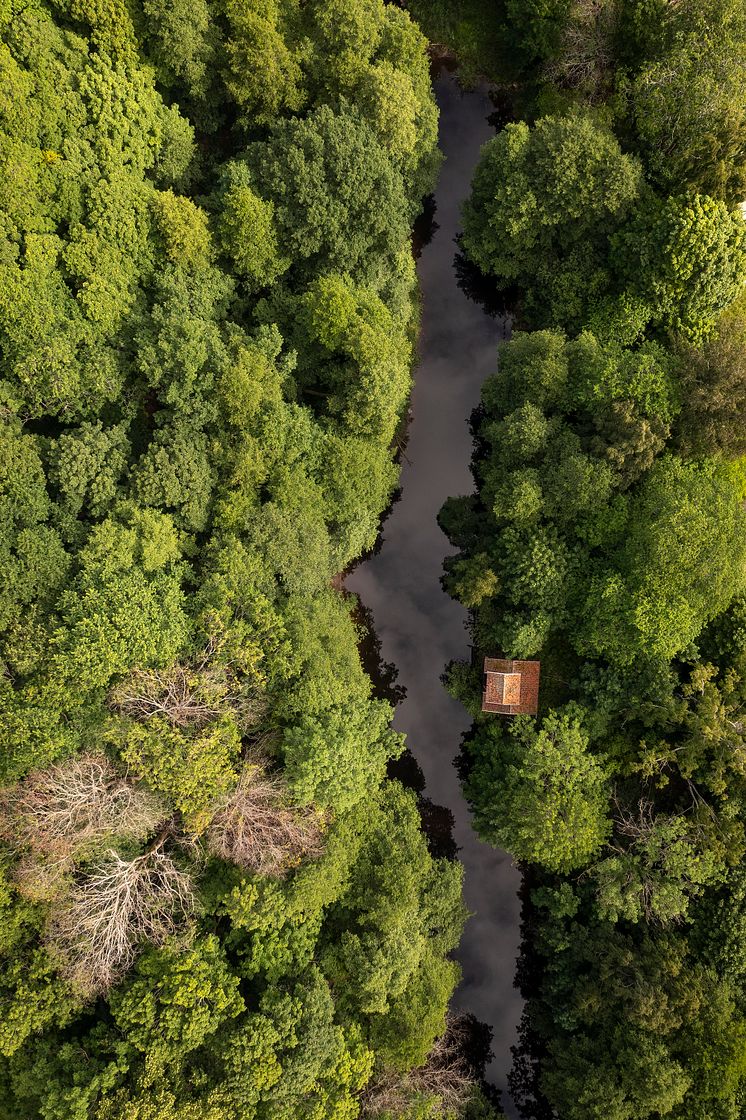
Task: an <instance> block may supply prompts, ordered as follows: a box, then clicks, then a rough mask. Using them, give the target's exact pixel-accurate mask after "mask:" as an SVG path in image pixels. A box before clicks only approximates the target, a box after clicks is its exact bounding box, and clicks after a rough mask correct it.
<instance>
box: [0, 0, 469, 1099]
mask: <svg viewBox="0 0 746 1120" xmlns="http://www.w3.org/2000/svg"><path fill="white" fill-rule="evenodd" d="M0 38H1V39H2V43H1V44H0V76H1V78H2V82H1V83H0V84H1V85H2V89H3V94H2V95H0V211H2V231H3V232H2V235H1V236H0V413H2V416H1V417H0V421H1V425H0V458H1V459H2V468H3V469H2V470H0V576H1V577H2V591H1V592H0V643H1V645H0V668H2V673H0V700H1V702H2V716H3V718H2V720H1V721H0V774H1V775H2V781H3V783H4V784H7V785H8V786H9V787H10V788H9V789H7V790H6V789H4V790H3V791H2V797H1V798H0V849H1V850H0V857H1V859H0V863H1V871H2V874H1V875H0V991H1V996H0V1001H1V1002H2V1006H3V1015H2V1020H3V1022H2V1028H0V1114H1V1115H2V1116H3V1117H8V1118H10V1117H11V1116H12V1117H20V1116H23V1117H24V1118H27V1120H114V1118H115V1117H116V1118H120V1117H123V1118H125V1120H156V1118H158V1120H160V1118H169V1117H170V1118H172V1120H176V1118H177V1117H179V1118H183V1120H237V1118H238V1117H241V1120H327V1118H328V1120H353V1118H354V1117H355V1116H357V1115H358V1112H359V1110H360V1098H361V1095H362V1092H363V1090H364V1088H365V1086H366V1084H367V1082H368V1080H369V1079H370V1077H371V1074H372V1071H373V1068H374V1065H375V1064H376V1063H378V1065H379V1066H382V1065H386V1066H389V1067H390V1066H397V1067H399V1068H401V1069H402V1070H405V1069H408V1068H410V1067H411V1066H412V1065H413V1064H417V1063H422V1062H423V1061H424V1060H425V1059H426V1057H427V1053H428V1051H429V1049H430V1047H431V1046H432V1044H433V1042H434V1040H435V1039H436V1037H437V1036H438V1035H439V1034H441V1033H442V1031H443V1028H444V1023H445V1012H446V1006H447V1003H448V1000H449V998H450V996H451V994H452V991H453V988H454V986H455V983H456V980H457V967H456V965H455V964H454V963H453V962H452V961H451V960H449V959H448V958H447V955H448V954H449V953H450V952H451V951H452V949H453V948H454V946H455V944H456V942H457V940H458V935H459V931H460V928H461V925H462V923H463V918H464V914H463V908H462V906H461V902H460V890H461V879H460V874H459V871H458V868H457V865H456V864H454V863H450V862H447V863H444V862H440V861H435V860H433V859H432V858H431V857H430V855H429V854H428V852H427V848H426V845H425V843H424V840H423V839H422V836H421V835H420V820H419V814H418V811H417V807H416V804H415V801H414V798H413V797H412V796H409V795H407V794H404V793H403V792H402V791H401V790H400V789H399V787H398V786H396V785H392V783H390V782H388V781H387V779H386V764H387V762H388V760H389V759H390V758H392V757H394V756H395V755H397V754H398V753H399V752H400V751H401V749H402V740H401V736H399V735H397V734H396V733H394V732H393V731H392V730H391V729H390V720H391V709H390V707H389V706H388V705H387V704H385V703H383V702H381V701H377V700H373V699H372V698H371V683H370V681H369V679H368V677H367V676H366V674H365V672H364V671H363V668H362V665H361V662H360V656H359V653H358V641H359V634H358V628H357V625H356V623H355V621H354V620H353V617H352V613H351V605H352V604H351V603H350V602H349V601H348V600H346V599H345V598H344V597H343V596H342V595H341V594H340V592H339V590H338V589H337V588H338V584H337V581H336V580H335V578H334V577H335V576H336V574H337V573H339V572H340V571H342V570H343V569H344V568H345V567H346V566H347V565H348V564H349V563H350V562H351V561H353V560H354V559H355V558H356V557H358V556H359V555H360V553H361V552H362V551H363V550H364V549H366V548H368V547H370V546H371V545H372V544H373V542H374V539H375V536H376V533H377V530H378V524H379V519H380V516H381V512H382V510H383V509H384V508H385V506H386V505H387V503H388V501H389V497H390V494H391V492H392V490H393V488H394V486H395V484H396V477H397V466H396V463H395V462H394V457H393V447H394V435H395V431H396V428H397V425H398V423H399V420H400V417H401V415H402V412H403V411H404V408H405V401H406V397H407V394H408V392H409V388H410V365H411V360H412V341H413V326H414V323H415V320H416V305H415V287H416V283H415V280H416V278H415V272H414V261H413V259H412V255H411V246H410V233H411V224H412V221H413V219H414V217H415V215H416V213H417V210H418V208H419V202H420V198H421V196H422V195H423V194H424V193H426V192H427V191H429V190H430V189H431V187H432V182H433V177H434V173H435V170H436V168H437V164H438V156H437V152H436V140H437V115H438V114H437V107H436V105H435V102H434V99H433V97H432V91H431V86H430V74H429V59H428V56H427V53H426V41H425V39H424V37H423V36H422V34H421V32H420V31H419V29H418V28H417V27H416V26H415V24H413V23H412V21H411V20H410V18H409V16H408V15H407V14H406V13H405V12H404V11H403V10H401V9H397V8H393V7H390V6H387V5H384V4H383V3H382V2H377V3H375V4H370V3H365V2H363V0H360V2H356V3H354V4H349V3H344V4H343V3H333V4H329V3H327V2H326V0H324V2H323V3H322V2H319V3H316V2H313V3H306V4H300V3H298V2H297V0H277V2H275V0H250V2H248V3H244V2H241V3H237V2H234V0H227V2H226V3H223V2H222V0H221V2H220V3H216V2H214V0H199V2H197V3H185V2H183V0H176V2H174V3H168V4H167V3H163V2H161V0H135V2H133V3H126V4H125V3H121V2H120V0H116V2H111V3H110V2H109V0H59V3H57V2H55V3H54V4H51V3H48V2H47V0H33V2H32V3H31V4H27V5H26V6H25V7H24V6H23V5H21V4H18V3H16V2H15V0H11V3H10V5H8V4H5V5H3V4H2V3H0ZM103 749H105V750H106V751H107V758H104V757H103V756H102V755H101V751H102V750H103ZM79 752H80V753H81V758H80V759H79V760H77V761H76V760H75V758H74V756H75V755H76V754H78V753H79ZM85 759H88V760H89V761H90V760H91V759H93V762H91V765H90V767H89V768H88V770H87V769H86V767H85V766H83V767H82V768H81V766H79V765H78V762H79V761H84V760H85ZM115 759H118V760H119V762H120V763H121V768H122V771H123V770H124V768H125V767H126V771H127V772H126V775H125V774H123V773H120V771H119V770H118V769H116V770H115V769H114V767H115ZM55 760H69V761H67V762H63V764H62V766H61V768H52V767H50V763H52V762H54V761H55ZM102 760H103V761H102ZM97 767H99V769H100V768H101V767H103V768H104V771H106V768H110V769H111V770H112V772H113V773H115V774H116V775H117V780H116V781H115V782H113V783H112V782H109V783H108V784H107V782H106V781H104V780H103V779H102V780H101V781H100V782H99V786H100V787H101V788H98V789H97V791H96V792H95V795H94V793H92V792H91V788H90V781H91V780H94V779H95V774H96V773H97V772H98V771H97ZM39 768H43V769H44V774H42V775H39V774H38V773H36V775H35V778H33V779H32V780H31V781H30V782H23V781H21V782H20V784H15V785H14V784H13V783H18V782H19V779H23V778H24V777H26V776H28V775H29V774H34V772H35V771H38V769H39ZM89 770H92V771H93V773H94V779H90V774H89V773H88V771H89ZM252 773H260V774H261V775H263V782H264V786H263V787H262V790H263V791H262V790H260V791H259V792H257V791H256V790H255V791H254V793H255V803H254V802H251V809H252V811H251V812H247V813H244V816H243V818H241V820H240V822H239V825H240V827H241V828H243V829H244V830H246V831H247V834H248V833H250V835H248V838H247V839H246V844H247V847H251V846H252V845H253V846H254V847H255V848H256V849H258V850H259V852H260V856H264V857H266V858H264V859H262V858H258V859H256V860H255V861H254V863H253V864H252V865H251V866H252V867H254V868H259V869H260V871H249V870H247V869H246V868H245V867H243V866H242V867H241V868H239V867H238V865H237V864H234V863H231V862H228V860H227V859H226V860H223V859H221V858H218V857H217V856H216V855H215V854H208V853H214V852H215V851H216V850H219V851H221V853H223V854H230V846H229V845H228V846H223V847H222V848H220V847H219V846H217V847H216V846H215V845H214V844H213V843H212V840H213V839H214V830H215V827H216V826H215V825H214V817H215V814H216V813H221V812H222V813H225V812H226V811H227V806H228V805H234V804H235V803H236V802H237V801H238V802H240V799H241V796H242V793H243V794H245V793H246V790H245V788H244V786H245V780H246V775H247V774H252ZM45 774H46V775H47V778H49V775H50V774H52V775H53V779H54V780H52V779H50V780H49V781H46V782H45V781H43V780H42V779H43V778H44V775H45ZM86 774H88V778H87V777H86ZM60 775H62V776H60ZM65 776H66V777H65ZM63 779H64V780H63ZM50 782H51V786H50ZM86 782H88V784H86ZM55 783H56V785H55ZM240 783H243V784H240ZM257 784H258V785H259V784H261V783H257ZM50 788H51V790H52V792H51V793H50ZM289 788H290V790H291V791H292V794H293V796H294V797H295V798H296V799H297V800H300V801H301V802H303V804H304V805H305V804H307V805H308V809H307V810H301V809H300V808H299V807H298V806H297V805H294V804H293V802H292V798H291V796H290V793H289V792H288V790H289ZM19 791H25V793H24V794H23V796H25V797H26V798H27V800H28V801H29V804H30V803H31V802H33V810H32V811H31V812H30V818H31V819H33V821H34V822H35V826H29V828H31V830H32V831H33V829H34V827H35V832H34V841H33V842H32V841H31V840H30V839H29V836H30V833H29V831H28V829H27V831H26V832H25V833H24V834H23V836H21V837H20V838H19V836H18V835H17V832H18V829H17V828H15V825H16V824H17V823H18V814H17V812H16V810H17V804H16V802H17V801H18V799H19V798H20V797H21V796H22V794H21V792H19ZM153 794H157V795H158V806H157V808H155V809H153V804H154V803H152V795H153ZM102 797H103V798H104V800H105V801H106V799H107V798H108V799H109V800H108V802H107V803H106V805H105V806H104V808H102V805H101V798H102ZM138 797H139V798H140V799H141V801H142V802H143V805H141V809H142V808H143V806H145V809H147V806H150V810H149V811H144V810H143V811H144V816H143V815H142V814H141V817H142V819H140V820H139V823H138V825H137V827H130V826H131V824H132V822H131V819H130V818H128V815H127V814H128V813H129V812H131V810H132V805H131V801H132V799H133V798H135V799H136V798H138ZM34 799H36V800H34ZM128 799H129V800H128ZM151 803H152V804H151ZM14 806H15V808H14ZM27 808H28V806H27ZM104 809H105V811H104ZM97 814H98V816H97ZM262 814H264V816H262ZM273 814H274V816H273ZM304 814H305V815H304ZM27 815H28V814H27ZM94 818H95V819H94ZM267 818H269V820H268V819H267ZM297 819H302V820H304V821H307V822H313V825H314V828H313V832H314V844H313V845H312V846H309V845H308V844H304V843H300V846H299V847H298V845H297V844H296V847H297V848H298V850H297V851H295V850H294V851H293V857H292V858H287V859H280V860H278V859H274V861H273V859H272V858H270V857H271V856H272V854H273V848H272V845H273V843H274V842H275V837H274V834H273V833H272V828H273V827H274V829H275V832H276V831H277V829H278V828H282V827H283V826H286V827H289V823H288V822H290V823H293V822H294V821H296V820H297ZM112 820H115V821H117V822H118V823H117V828H118V829H119V831H118V832H116V835H114V833H113V831H112V825H111V821H112ZM128 820H129V822H130V826H127V821H128ZM40 822H47V823H46V824H45V825H44V827H42V824H41V823H40ZM49 822H52V823H49ZM81 822H82V823H81ZM211 824H212V825H213V829H212V831H210V828H211ZM239 825H237V827H238V826H239ZM24 827H25V826H24ZM267 827H269V831H268V832H267V831H266V829H267ZM86 829H88V832H87V833H86V835H87V836H88V839H87V840H86V842H85V844H81V843H80V834H81V832H86ZM368 849H370V852H368ZM268 867H269V868H274V872H273V874H269V873H267V868H268ZM192 895H194V898H192ZM177 916H181V917H183V918H185V919H186V918H188V921H187V920H183V921H180V922H177V921H176V920H175V918H176V917H177ZM172 919H174V920H172ZM343 931H344V932H345V934H346V935H347V936H348V938H349V943H347V942H346V943H345V953H346V955H345V956H344V958H343V959H342V958H338V957H337V956H336V954H337V952H338V950H339V947H340V945H341V944H342V940H341V934H342V932H343ZM96 953H99V954H100V956H101V959H98V958H97V957H96ZM128 968H129V969H130V971H129V972H128V971H127V970H128ZM68 977H72V978H73V980H74V983H73V980H69V979H68ZM83 992H85V993H86V994H85V996H84V995H83V994H82V993H83ZM94 995H95V997H96V998H95V1000H94V999H93V998H91V997H92V996H94Z"/></svg>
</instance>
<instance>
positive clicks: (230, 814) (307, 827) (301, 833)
mask: <svg viewBox="0 0 746 1120" xmlns="http://www.w3.org/2000/svg"><path fill="white" fill-rule="evenodd" d="M322 823H323V822H322V818H321V815H320V813H319V811H318V810H317V809H313V808H308V807H301V806H297V805H291V804H289V801H288V795H287V789H286V787H285V784H284V782H283V781H282V780H281V779H280V778H279V777H277V776H273V775H270V774H268V772H267V769H266V764H265V763H264V762H254V763H250V764H249V765H248V766H247V767H246V769H245V770H244V773H243V775H242V776H241V779H240V781H239V784H238V786H237V787H236V789H235V790H234V791H233V792H232V793H231V794H230V795H229V796H228V797H227V798H226V799H225V800H224V801H223V803H222V805H221V806H220V807H219V808H218V810H217V812H216V813H215V815H214V817H213V819H212V822H211V824H210V826H209V829H208V831H207V843H208V848H209V850H210V852H211V853H212V854H213V855H216V856H219V857H220V858H221V859H225V860H228V861H229V862H231V863H236V864H238V866H239V867H244V868H246V869H247V870H248V871H254V872H256V873H257V874H259V875H275V876H279V875H282V874H283V873H284V872H285V871H286V870H287V869H288V868H289V867H291V866H293V865H295V864H298V863H299V862H300V860H301V859H303V858H304V857H305V858H308V857H313V856H318V855H320V854H321V851H322V839H321V837H322Z"/></svg>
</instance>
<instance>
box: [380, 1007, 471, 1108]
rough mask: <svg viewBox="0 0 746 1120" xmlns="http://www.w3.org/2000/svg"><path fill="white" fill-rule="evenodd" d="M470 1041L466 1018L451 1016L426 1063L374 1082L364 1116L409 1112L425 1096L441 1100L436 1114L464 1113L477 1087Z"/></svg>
mask: <svg viewBox="0 0 746 1120" xmlns="http://www.w3.org/2000/svg"><path fill="white" fill-rule="evenodd" d="M466 1042H467V1036H466V1027H465V1020H464V1019H463V1018H462V1017H461V1016H458V1015H454V1016H451V1017H449V1020H448V1024H447V1027H446V1031H445V1034H443V1035H442V1036H441V1037H440V1038H439V1039H437V1041H436V1042H435V1045H434V1046H433V1048H432V1050H431V1051H430V1056H429V1057H428V1060H427V1062H426V1063H425V1065H424V1066H420V1068H419V1069H414V1070H411V1071H410V1072H409V1073H406V1074H401V1073H397V1072H393V1071H387V1072H384V1073H382V1074H381V1075H380V1076H378V1077H377V1078H375V1079H374V1081H372V1082H371V1084H370V1085H369V1086H368V1088H367V1090H366V1092H365V1094H364V1096H363V1116H369V1117H374V1116H380V1115H382V1114H383V1113H388V1112H391V1113H394V1114H396V1113H397V1112H406V1111H407V1109H409V1108H410V1107H411V1106H412V1104H413V1103H415V1102H416V1101H417V1100H421V1099H422V1098H425V1099H435V1100H437V1105H436V1106H435V1107H437V1112H434V1113H432V1115H434V1116H444V1117H445V1116H449V1115H452V1114H453V1113H454V1112H455V1113H460V1112H463V1110H464V1109H465V1108H466V1105H467V1104H468V1102H469V1099H470V1098H471V1096H472V1095H473V1093H474V1091H475V1089H476V1080H475V1077H474V1074H473V1072H472V1070H471V1069H470V1068H469V1065H468V1062H467V1059H466Z"/></svg>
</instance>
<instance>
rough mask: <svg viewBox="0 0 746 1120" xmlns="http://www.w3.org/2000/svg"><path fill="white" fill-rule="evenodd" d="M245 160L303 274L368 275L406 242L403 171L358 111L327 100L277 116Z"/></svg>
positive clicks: (280, 236) (282, 240) (280, 240)
mask: <svg viewBox="0 0 746 1120" xmlns="http://www.w3.org/2000/svg"><path fill="white" fill-rule="evenodd" d="M247 159H248V164H249V168H250V171H251V175H252V180H253V181H254V182H255V183H256V189H257V193H258V194H259V196H260V197H261V198H263V199H264V200H265V201H266V202H268V203H271V204H272V205H273V206H274V215H275V223H276V230H277V239H278V243H279V244H280V245H281V246H282V250H283V252H286V253H288V254H289V255H290V257H291V258H292V259H293V260H294V261H295V262H297V263H298V265H299V266H300V268H301V271H302V272H305V273H306V275H307V274H308V270H309V269H315V270H322V269H331V270H340V271H348V272H357V274H358V275H361V276H364V275H366V274H368V275H369V274H370V271H371V266H372V264H373V262H374V261H375V259H376V257H377V256H378V255H381V256H383V257H386V258H389V257H390V255H392V254H393V253H394V252H395V250H396V248H397V247H398V246H399V245H401V243H402V242H403V241H404V239H405V237H406V229H407V222H408V218H409V216H410V213H411V212H410V210H409V208H408V205H407V201H406V197H405V194H404V184H403V182H402V179H401V175H400V174H399V173H398V172H397V171H396V170H395V169H394V168H393V167H392V165H391V163H390V161H389V160H388V159H387V157H386V154H385V152H384V150H383V148H382V147H381V145H380V144H379V142H378V140H377V138H376V136H375V134H374V132H373V130H372V129H371V127H370V125H368V124H367V123H366V122H365V121H363V120H362V119H361V118H360V117H359V116H358V115H357V114H356V113H354V112H352V111H350V110H345V111H343V112H340V113H334V112H333V111H332V109H330V108H329V107H328V106H326V105H324V106H322V107H321V108H319V109H316V110H314V112H313V113H311V114H309V116H307V117H305V118H294V119H292V120H289V121H280V122H278V123H276V124H275V126H274V127H273V129H272V131H271V133H270V136H269V138H268V139H267V140H266V141H262V142H257V143H255V144H252V145H251V146H250V148H249V149H248V153H247Z"/></svg>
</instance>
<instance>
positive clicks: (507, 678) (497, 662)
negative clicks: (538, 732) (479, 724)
mask: <svg viewBox="0 0 746 1120" xmlns="http://www.w3.org/2000/svg"><path fill="white" fill-rule="evenodd" d="M484 674H485V684H484V692H483V693H482V711H483V712H496V713H498V714H499V715H505V716H519V715H532V716H533V715H536V713H537V711H538V710H539V677H540V674H541V662H540V661H510V660H507V659H504V658H499V657H485V659H484Z"/></svg>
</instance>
